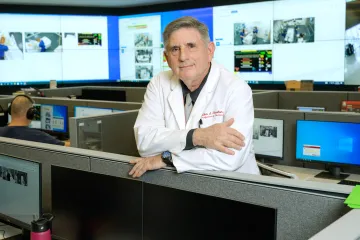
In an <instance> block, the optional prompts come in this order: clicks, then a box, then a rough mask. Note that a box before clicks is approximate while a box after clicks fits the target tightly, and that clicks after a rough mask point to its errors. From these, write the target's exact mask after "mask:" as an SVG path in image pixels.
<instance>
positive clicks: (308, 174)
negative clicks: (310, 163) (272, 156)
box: [272, 164, 360, 184]
mask: <svg viewBox="0 0 360 240" xmlns="http://www.w3.org/2000/svg"><path fill="white" fill-rule="evenodd" d="M272 167H274V168H277V169H280V170H283V171H285V172H289V173H294V174H296V175H297V176H298V178H299V179H300V180H304V181H312V182H323V183H335V184H336V183H339V182H340V180H337V179H325V178H316V177H315V175H317V174H319V173H320V172H322V171H323V170H318V169H311V168H301V167H291V166H284V165H277V164H273V165H272ZM346 180H352V181H357V182H360V175H357V174H350V176H349V177H347V178H346Z"/></svg>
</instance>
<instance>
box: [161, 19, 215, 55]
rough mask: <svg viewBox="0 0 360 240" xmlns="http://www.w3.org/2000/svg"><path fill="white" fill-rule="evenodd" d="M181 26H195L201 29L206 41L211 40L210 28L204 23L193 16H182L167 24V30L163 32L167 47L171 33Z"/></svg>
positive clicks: (203, 38) (202, 36)
mask: <svg viewBox="0 0 360 240" xmlns="http://www.w3.org/2000/svg"><path fill="white" fill-rule="evenodd" d="M181 28H194V29H196V30H198V31H199V33H200V35H201V38H202V40H203V41H204V42H205V43H209V42H210V37H209V29H208V27H207V26H206V25H205V24H204V23H202V22H200V21H199V20H197V19H196V18H193V17H181V18H178V19H176V20H174V21H172V22H171V23H169V24H168V25H167V26H166V28H165V31H164V32H163V39H164V46H165V49H166V47H167V46H168V41H169V38H170V36H171V34H172V33H173V32H175V31H177V30H179V29H181Z"/></svg>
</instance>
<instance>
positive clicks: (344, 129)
mask: <svg viewBox="0 0 360 240" xmlns="http://www.w3.org/2000/svg"><path fill="white" fill-rule="evenodd" d="M296 132H297V135H296V159H299V160H307V161H318V162H326V163H339V164H350V165H360V158H359V156H360V123H345V122H322V121H304V120H298V121H297V130H296Z"/></svg>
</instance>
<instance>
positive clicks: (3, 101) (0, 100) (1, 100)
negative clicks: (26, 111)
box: [0, 96, 14, 111]
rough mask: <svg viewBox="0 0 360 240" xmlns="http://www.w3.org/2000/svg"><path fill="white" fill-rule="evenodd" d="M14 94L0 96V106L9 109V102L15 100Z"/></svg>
mask: <svg viewBox="0 0 360 240" xmlns="http://www.w3.org/2000/svg"><path fill="white" fill-rule="evenodd" d="M13 98H14V96H8V97H7V98H0V106H1V108H2V109H3V110H4V111H7V109H8V105H9V103H10V102H11V101H12V100H13Z"/></svg>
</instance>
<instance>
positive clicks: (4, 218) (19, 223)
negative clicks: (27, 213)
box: [0, 153, 43, 230]
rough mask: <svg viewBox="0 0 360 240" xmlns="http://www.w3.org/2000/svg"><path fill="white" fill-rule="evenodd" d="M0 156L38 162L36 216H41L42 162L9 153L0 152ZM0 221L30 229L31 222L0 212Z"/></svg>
mask: <svg viewBox="0 0 360 240" xmlns="http://www.w3.org/2000/svg"><path fill="white" fill-rule="evenodd" d="M1 156H6V157H10V158H16V159H20V160H23V161H27V162H32V163H36V164H38V166H39V216H38V217H41V216H42V214H43V208H42V206H43V199H42V197H43V189H42V169H43V166H42V163H41V162H39V161H35V160H30V159H25V158H22V157H15V156H13V155H10V154H4V153H0V157H1ZM0 222H3V223H4V224H7V225H10V226H13V227H17V228H19V227H20V228H22V229H26V230H31V224H30V223H25V222H22V221H20V220H18V219H16V218H13V217H10V216H8V215H5V214H2V213H0Z"/></svg>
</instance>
